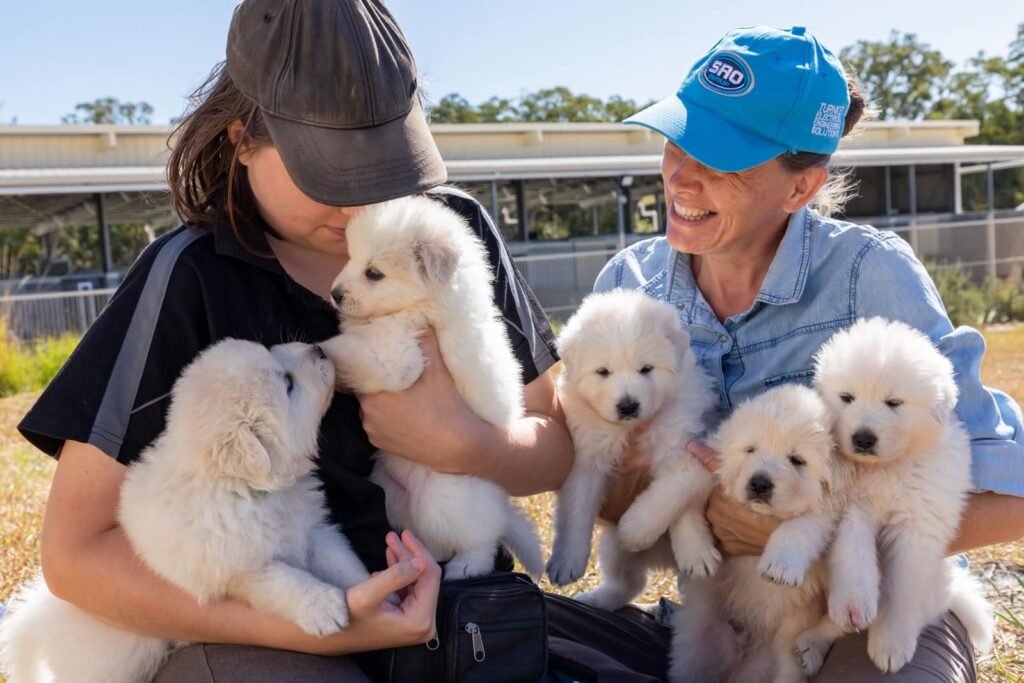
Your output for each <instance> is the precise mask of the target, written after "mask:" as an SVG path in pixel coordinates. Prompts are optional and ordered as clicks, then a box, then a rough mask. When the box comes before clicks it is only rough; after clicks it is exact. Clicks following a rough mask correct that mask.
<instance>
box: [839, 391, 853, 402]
mask: <svg viewBox="0 0 1024 683" xmlns="http://www.w3.org/2000/svg"><path fill="white" fill-rule="evenodd" d="M839 400H840V401H842V402H843V403H853V394H847V393H845V392H844V393H842V394H839Z"/></svg>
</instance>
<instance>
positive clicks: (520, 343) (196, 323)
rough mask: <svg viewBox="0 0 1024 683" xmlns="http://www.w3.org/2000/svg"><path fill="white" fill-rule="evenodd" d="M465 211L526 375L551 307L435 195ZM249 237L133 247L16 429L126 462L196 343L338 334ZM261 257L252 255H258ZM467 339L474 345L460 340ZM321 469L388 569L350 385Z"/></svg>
mask: <svg viewBox="0 0 1024 683" xmlns="http://www.w3.org/2000/svg"><path fill="white" fill-rule="evenodd" d="M428 196H430V197H433V198H435V199H437V200H438V201H441V202H443V203H444V204H446V205H448V206H449V207H450V208H452V209H453V210H455V211H456V212H458V213H459V214H460V215H462V216H464V217H465V218H466V220H467V221H468V223H469V225H470V227H471V228H472V230H473V231H474V232H475V233H476V234H477V235H478V236H479V237H480V238H481V239H482V240H483V241H484V244H485V245H486V246H487V254H488V257H489V259H490V263H491V266H492V268H493V269H494V272H495V279H494V300H495V303H496V304H497V305H498V307H499V308H500V310H501V311H502V314H503V316H504V319H505V322H506V326H507V329H508V333H509V337H510V338H511V341H512V345H513V347H514V349H515V355H516V357H517V358H518V359H519V362H520V363H521V365H522V369H523V380H524V382H525V383H529V382H531V381H533V380H534V379H536V378H537V377H538V376H539V375H540V374H541V373H543V372H544V371H545V370H547V369H548V368H549V367H551V365H552V364H554V362H555V358H556V356H555V349H554V340H553V337H552V334H551V328H550V327H549V325H548V321H547V318H546V317H545V315H544V312H543V310H542V309H541V307H540V305H539V304H538V303H537V300H536V298H535V297H534V296H533V293H532V292H531V291H530V289H529V287H528V286H527V285H526V283H525V282H524V281H523V279H522V276H521V275H520V274H519V272H518V271H517V269H516V268H515V265H514V264H513V263H512V261H511V259H510V258H509V255H508V252H507V251H506V249H505V246H504V244H503V243H502V241H501V237H500V235H499V233H498V231H497V229H496V228H495V226H494V224H493V223H492V222H491V220H490V218H489V217H488V216H487V214H486V213H485V212H484V211H483V210H482V209H481V207H480V205H479V204H478V203H477V202H476V201H475V200H474V199H472V198H471V197H470V196H469V195H467V194H465V193H464V192H462V191H460V190H456V189H454V188H447V187H443V188H438V189H437V190H434V191H432V192H430V193H429V194H428ZM242 238H243V239H244V240H245V243H246V244H247V245H248V246H249V247H250V249H251V251H250V250H247V249H246V248H245V247H243V245H242V244H240V243H239V241H238V240H237V239H236V238H235V236H234V234H233V233H232V231H231V229H230V228H229V227H227V226H223V227H218V228H217V229H215V230H213V231H212V232H207V231H204V230H198V229H194V228H189V227H186V226H181V227H179V228H178V229H176V230H174V231H172V232H170V233H168V234H167V235H164V236H162V237H161V238H160V239H158V240H156V241H155V242H154V243H153V244H151V245H150V246H149V247H147V248H146V250H145V251H144V252H143V253H142V254H141V255H140V256H139V258H138V260H137V261H136V262H135V264H134V265H133V266H132V268H131V270H130V271H129V272H128V274H127V275H126V277H125V280H124V282H123V283H122V284H121V286H120V287H119V288H118V289H117V292H116V293H115V294H114V296H113V297H112V298H111V300H110V303H109V304H108V305H107V306H106V308H105V309H104V310H103V312H102V313H101V314H100V316H99V317H98V318H97V319H96V322H95V323H94V324H93V325H92V327H91V328H89V331H88V332H87V333H86V334H85V336H84V337H83V338H82V341H81V343H80V344H79V345H78V348H77V349H75V352H74V353H73V354H72V355H71V358H70V359H69V360H68V361H67V363H66V364H65V365H64V367H63V368H61V370H60V372H59V373H58V374H57V376H56V377H55V378H54V379H53V381H52V382H51V383H50V385H49V386H48V387H47V388H46V390H45V391H44V392H43V394H42V395H41V396H40V397H39V400H38V401H37V402H36V404H35V405H34V406H33V407H32V409H31V410H30V411H29V413H28V415H26V416H25V418H24V419H23V420H22V421H21V423H20V424H19V425H18V428H19V430H20V431H21V433H22V434H23V435H24V436H25V438H27V439H28V440H29V441H31V442H32V443H33V444H34V445H35V446H37V447H38V448H40V449H42V450H43V451H45V452H46V453H48V454H50V455H53V456H58V455H59V451H60V447H61V445H62V444H63V443H64V441H65V440H68V439H70V440H73V441H81V442H85V443H89V444H92V445H94V446H96V447H97V448H99V449H100V450H101V451H103V452H104V453H106V454H107V455H109V456H111V457H112V458H116V459H117V460H118V461H119V462H121V463H124V464H129V463H131V462H132V461H133V460H134V459H135V458H137V457H138V455H139V452H140V451H142V449H144V448H145V447H146V446H147V445H149V444H150V443H151V442H152V441H153V440H154V439H155V438H156V436H157V435H158V434H160V432H162V431H163V429H164V425H165V418H166V414H167V409H168V405H169V402H170V391H171V386H172V385H173V383H174V381H175V379H176V378H177V377H178V375H179V374H180V373H181V370H182V369H183V368H184V367H185V365H187V364H188V363H189V362H190V361H191V360H192V359H193V358H194V357H195V356H196V354H197V353H199V351H201V350H202V349H203V348H205V347H206V346H208V345H210V344H212V343H213V342H216V341H218V340H220V339H223V338H225V337H234V338H237V339H250V340H254V341H258V342H260V343H263V344H266V345H268V346H270V345H273V344H278V343H282V342H288V341H295V340H300V341H307V342H318V341H322V340H324V339H327V338H329V337H332V336H334V335H335V334H337V331H338V319H337V316H336V314H335V311H334V309H333V307H331V306H330V305H329V304H328V303H327V302H326V301H324V300H323V299H321V298H320V297H319V296H317V295H315V294H313V293H312V292H310V291H309V290H307V289H305V288H304V287H302V286H301V285H298V284H297V283H296V282H295V281H294V280H292V279H291V278H290V277H289V276H288V275H287V274H286V273H285V271H284V270H283V269H282V267H281V265H280V264H279V263H278V262H277V260H276V259H274V258H268V257H265V256H259V255H257V254H270V253H271V251H270V248H269V246H268V244H267V241H266V238H265V237H264V234H263V232H262V230H261V228H260V227H259V226H248V227H247V228H246V229H245V230H244V231H243V232H242ZM253 252H257V253H253ZM466 341H467V343H473V342H474V341H475V340H466ZM320 444H321V445H320V453H319V458H318V464H319V472H320V477H321V479H322V480H323V483H324V490H325V492H326V496H327V502H328V506H329V508H330V511H331V514H332V517H333V519H334V520H335V522H337V523H340V524H341V525H342V527H343V528H344V531H345V533H346V535H347V536H348V537H349V539H350V540H351V541H352V545H353V547H354V548H355V550H356V552H358V553H359V555H360V556H361V557H362V558H363V560H364V562H365V563H366V564H367V566H368V567H369V568H371V570H376V569H380V568H382V567H383V566H384V564H385V562H384V535H385V533H386V532H387V530H388V524H387V519H386V518H385V514H384V494H383V491H381V489H380V488H378V487H377V486H375V485H374V484H372V483H370V482H369V481H368V480H367V478H366V477H367V475H368V474H369V473H370V469H371V466H372V461H371V456H372V455H373V452H374V448H373V446H371V445H370V442H369V441H368V440H367V438H366V434H365V433H364V432H363V429H362V426H361V423H360V420H359V405H358V402H357V401H356V399H355V398H354V397H353V396H352V395H349V394H340V393H339V394H335V396H334V400H333V402H332V403H331V406H330V408H329V409H328V411H327V414H326V416H325V417H324V420H323V422H322V424H321V439H320Z"/></svg>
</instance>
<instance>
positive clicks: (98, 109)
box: [60, 97, 153, 124]
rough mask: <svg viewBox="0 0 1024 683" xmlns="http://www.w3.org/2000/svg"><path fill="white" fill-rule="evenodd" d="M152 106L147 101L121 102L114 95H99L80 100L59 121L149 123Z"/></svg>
mask: <svg viewBox="0 0 1024 683" xmlns="http://www.w3.org/2000/svg"><path fill="white" fill-rule="evenodd" d="M152 113H153V107H151V106H150V105H149V103H147V102H122V101H120V100H119V99H117V98H116V97H100V98H97V99H95V100H93V101H92V102H80V103H78V104H76V105H75V111H73V112H71V113H70V114H66V115H65V116H64V117H62V118H61V120H60V122H61V123H72V124H74V123H122V124H123V123H127V124H146V123H151V120H150V114H152Z"/></svg>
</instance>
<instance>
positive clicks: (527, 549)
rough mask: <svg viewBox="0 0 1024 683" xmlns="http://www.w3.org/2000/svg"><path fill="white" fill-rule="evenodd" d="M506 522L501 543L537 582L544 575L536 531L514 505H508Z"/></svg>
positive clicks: (542, 557) (542, 559) (542, 556)
mask: <svg viewBox="0 0 1024 683" xmlns="http://www.w3.org/2000/svg"><path fill="white" fill-rule="evenodd" d="M505 519H507V520H508V522H507V524H506V527H505V535H504V536H503V537H502V539H501V541H502V543H504V544H505V545H507V546H508V547H509V548H510V549H511V550H512V554H513V555H515V556H516V559H517V560H519V563H520V564H522V565H523V568H524V569H525V570H526V573H527V574H529V575H530V576H531V577H533V579H534V580H537V581H539V580H540V577H541V575H542V574H543V573H544V555H543V554H542V552H541V549H540V538H538V536H537V531H536V529H534V528H533V524H532V523H531V522H530V520H529V519H527V517H526V515H524V514H523V513H522V512H520V511H519V510H518V509H517V508H516V507H515V505H513V504H512V503H509V506H508V515H506V517H505Z"/></svg>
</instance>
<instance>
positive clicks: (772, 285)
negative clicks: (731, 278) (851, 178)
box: [754, 207, 811, 305]
mask: <svg viewBox="0 0 1024 683" xmlns="http://www.w3.org/2000/svg"><path fill="white" fill-rule="evenodd" d="M810 263H811V212H810V211H809V210H808V209H807V207H804V208H802V209H800V210H799V211H797V212H796V213H794V214H792V215H791V216H790V217H789V223H788V224H787V225H786V234H785V235H783V236H782V241H781V242H779V248H778V249H777V250H776V251H775V258H773V259H772V264H771V265H770V266H769V267H768V274H767V275H765V277H764V282H763V283H761V291H759V292H758V293H757V296H756V297H755V298H754V300H755V301H760V302H762V303H766V304H775V305H782V304H792V303H796V302H797V301H799V300H800V296H801V295H802V294H803V293H804V285H805V284H806V283H807V271H808V270H809V266H810Z"/></svg>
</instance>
